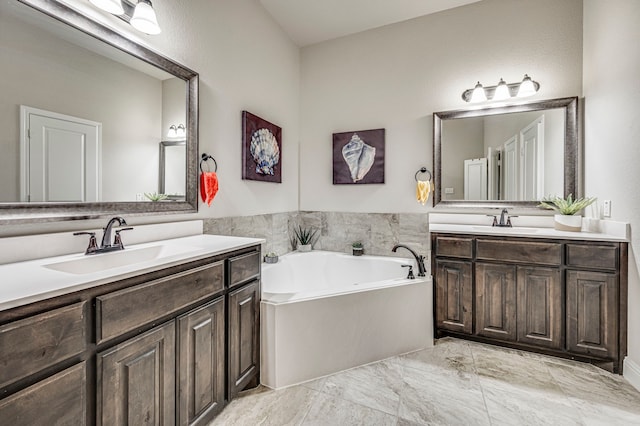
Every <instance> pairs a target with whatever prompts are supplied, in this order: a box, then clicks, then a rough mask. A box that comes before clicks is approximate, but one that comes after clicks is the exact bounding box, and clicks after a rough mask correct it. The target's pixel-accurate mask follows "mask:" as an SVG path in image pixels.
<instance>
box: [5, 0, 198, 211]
mask: <svg viewBox="0 0 640 426" xmlns="http://www.w3.org/2000/svg"><path fill="white" fill-rule="evenodd" d="M0 63H2V67H1V68H0V76H1V77H0V93H2V97H0V128H1V129H2V132H0V148H1V149H2V155H1V156H0V223H28V222H36V221H38V222H39V221H57V220H70V219H81V218H97V217H101V216H106V215H112V214H116V213H117V214H123V213H129V214H143V213H189V212H195V211H197V208H198V204H197V172H196V168H197V152H198V110H197V108H198V74H197V73H195V72H194V71H192V70H189V69H188V68H186V67H184V66H182V65H180V64H178V63H176V62H174V61H172V60H170V59H168V58H166V57H164V56H162V55H160V54H158V53H156V52H153V51H151V50H150V49H147V48H145V47H143V46H141V45H139V44H136V43H134V42H132V41H130V40H129V39H127V38H126V37H124V36H123V35H121V34H119V33H118V32H115V31H113V30H111V29H109V28H106V27H104V26H102V25H100V24H98V23H96V22H95V21H93V20H91V19H89V18H88V17H86V16H84V15H83V14H81V13H79V12H77V11H75V10H73V9H71V8H70V7H68V6H67V5H65V4H63V3H60V2H58V1H52V0H8V1H3V2H1V3H0ZM180 124H181V125H183V127H184V128H185V129H186V136H182V137H181V138H180V139H182V143H181V144H177V145H176V146H180V147H181V148H180V149H179V150H175V152H173V151H172V152H171V164H174V165H175V167H176V168H179V169H180V170H179V173H172V172H173V170H166V169H165V170H161V169H160V167H159V164H160V161H159V155H160V152H159V150H158V144H159V143H160V142H161V141H163V140H166V138H167V131H168V130H169V128H170V126H172V125H173V126H176V125H180ZM174 128H175V127H174ZM163 164H164V163H163ZM163 173H164V176H165V177H166V176H167V175H170V176H172V182H171V188H170V189H171V191H172V193H173V194H174V195H179V196H173V197H169V198H168V199H167V200H165V201H161V202H151V201H149V200H147V199H146V198H145V197H144V196H143V194H145V193H154V192H157V191H158V190H159V187H158V182H159V179H160V177H161V174H163ZM176 176H180V177H181V180H180V182H178V181H176Z"/></svg>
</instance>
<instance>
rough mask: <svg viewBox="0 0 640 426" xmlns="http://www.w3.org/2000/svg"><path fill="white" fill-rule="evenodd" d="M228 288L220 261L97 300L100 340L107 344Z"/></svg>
mask: <svg viewBox="0 0 640 426" xmlns="http://www.w3.org/2000/svg"><path fill="white" fill-rule="evenodd" d="M223 289H224V264H223V262H217V263H213V264H209V265H205V266H201V267H199V268H195V269H191V270H189V271H186V272H182V273H180V274H175V275H170V276H168V277H164V278H160V279H157V280H154V281H150V282H148V283H145V284H141V285H138V286H134V287H130V288H126V289H123V290H120V291H116V292H113V293H109V294H106V295H104V296H99V297H97V298H96V340H97V343H101V342H104V341H106V340H109V339H111V338H113V337H116V336H119V335H121V334H124V333H125V332H127V331H131V330H134V329H135V328H137V327H140V326H142V325H145V324H149V323H151V322H152V321H154V320H157V319H159V318H162V317H164V316H166V315H168V314H170V313H172V312H175V311H177V310H180V309H182V308H185V307H187V306H189V305H191V304H193V303H195V302H198V301H200V300H204V299H206V298H207V297H210V296H212V295H214V294H215V293H217V292H219V291H221V290H223Z"/></svg>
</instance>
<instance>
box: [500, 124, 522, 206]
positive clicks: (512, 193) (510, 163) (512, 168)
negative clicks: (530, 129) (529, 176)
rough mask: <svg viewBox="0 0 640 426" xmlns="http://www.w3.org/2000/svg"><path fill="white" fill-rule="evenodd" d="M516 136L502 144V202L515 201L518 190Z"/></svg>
mask: <svg viewBox="0 0 640 426" xmlns="http://www.w3.org/2000/svg"><path fill="white" fill-rule="evenodd" d="M518 160H519V155H518V136H517V135H513V136H512V137H511V138H509V140H507V141H506V142H505V143H504V151H503V154H502V193H503V194H504V197H503V198H502V199H503V200H510V201H517V200H519V198H518V188H519V186H520V185H519V175H520V173H519V164H518Z"/></svg>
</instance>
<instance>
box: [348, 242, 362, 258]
mask: <svg viewBox="0 0 640 426" xmlns="http://www.w3.org/2000/svg"><path fill="white" fill-rule="evenodd" d="M351 252H352V253H353V255H354V256H362V255H363V254H364V247H362V243H361V242H360V241H356V242H355V243H352V244H351Z"/></svg>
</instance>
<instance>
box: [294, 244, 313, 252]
mask: <svg viewBox="0 0 640 426" xmlns="http://www.w3.org/2000/svg"><path fill="white" fill-rule="evenodd" d="M297 250H298V251H300V252H308V251H311V244H298V249H297Z"/></svg>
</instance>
